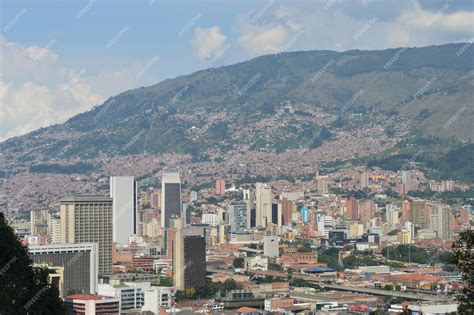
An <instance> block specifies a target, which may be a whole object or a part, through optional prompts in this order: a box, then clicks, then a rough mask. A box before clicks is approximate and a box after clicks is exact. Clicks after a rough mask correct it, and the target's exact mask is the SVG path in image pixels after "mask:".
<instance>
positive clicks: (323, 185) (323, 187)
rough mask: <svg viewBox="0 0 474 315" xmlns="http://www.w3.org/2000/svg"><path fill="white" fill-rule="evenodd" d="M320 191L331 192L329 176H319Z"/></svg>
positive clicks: (323, 192) (321, 192) (322, 192)
mask: <svg viewBox="0 0 474 315" xmlns="http://www.w3.org/2000/svg"><path fill="white" fill-rule="evenodd" d="M317 186H318V192H319V193H320V194H327V193H328V192H329V184H328V179H327V176H318V178H317Z"/></svg>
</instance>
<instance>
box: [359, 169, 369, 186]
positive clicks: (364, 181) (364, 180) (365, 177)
mask: <svg viewBox="0 0 474 315" xmlns="http://www.w3.org/2000/svg"><path fill="white" fill-rule="evenodd" d="M367 187H369V173H367V172H362V174H360V188H362V189H364V188H367Z"/></svg>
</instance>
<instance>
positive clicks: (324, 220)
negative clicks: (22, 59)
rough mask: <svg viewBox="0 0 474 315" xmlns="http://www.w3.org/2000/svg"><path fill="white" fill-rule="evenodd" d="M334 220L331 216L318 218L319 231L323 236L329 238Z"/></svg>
mask: <svg viewBox="0 0 474 315" xmlns="http://www.w3.org/2000/svg"><path fill="white" fill-rule="evenodd" d="M332 227H333V218H332V217H331V216H329V215H321V216H318V231H319V232H320V234H321V236H324V237H325V238H329V231H332Z"/></svg>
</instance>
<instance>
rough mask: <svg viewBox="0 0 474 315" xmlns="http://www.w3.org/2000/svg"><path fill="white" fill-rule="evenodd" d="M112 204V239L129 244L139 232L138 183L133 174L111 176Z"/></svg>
mask: <svg viewBox="0 0 474 315" xmlns="http://www.w3.org/2000/svg"><path fill="white" fill-rule="evenodd" d="M110 197H111V198H112V199H113V205H112V225H113V229H112V241H113V242H116V243H119V244H127V240H128V237H129V236H130V235H133V234H136V233H137V185H136V182H135V179H134V177H133V176H112V177H110Z"/></svg>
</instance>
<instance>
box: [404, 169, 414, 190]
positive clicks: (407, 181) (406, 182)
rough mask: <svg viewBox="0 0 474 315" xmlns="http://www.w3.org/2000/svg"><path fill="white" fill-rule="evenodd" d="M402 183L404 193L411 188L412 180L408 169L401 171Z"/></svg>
mask: <svg viewBox="0 0 474 315" xmlns="http://www.w3.org/2000/svg"><path fill="white" fill-rule="evenodd" d="M402 184H403V185H405V193H407V192H409V191H410V190H412V189H413V182H412V178H411V171H410V170H403V171H402Z"/></svg>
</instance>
